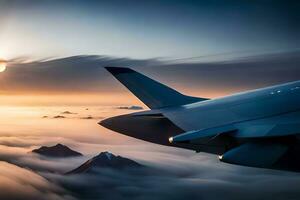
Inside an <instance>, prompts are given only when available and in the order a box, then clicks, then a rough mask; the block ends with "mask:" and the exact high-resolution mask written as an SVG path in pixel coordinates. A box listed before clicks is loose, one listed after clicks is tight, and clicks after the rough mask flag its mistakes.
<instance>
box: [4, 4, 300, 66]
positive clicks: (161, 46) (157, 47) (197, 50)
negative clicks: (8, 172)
mask: <svg viewBox="0 0 300 200" xmlns="http://www.w3.org/2000/svg"><path fill="white" fill-rule="evenodd" d="M0 13H1V14H0V18H1V20H0V25H1V30H0V43H1V47H0V57H4V58H12V57H17V56H22V55H28V56H32V57H34V58H41V57H48V56H55V57H63V56H70V55H78V54H98V55H99V54H101V55H103V54H104V55H110V56H117V57H120V56H121V57H133V58H153V57H168V58H184V57H193V56H203V55H204V56H205V55H214V54H219V53H221V54H222V53H226V57H238V56H240V54H243V55H245V54H246V55H248V54H257V53H258V54H259V53H266V52H278V51H279V52H280V51H289V50H295V49H297V48H299V47H300V41H299V37H298V36H299V35H300V31H299V13H300V5H299V3H298V2H296V1H264V0H262V1H256V0H253V1H217V0H208V1H189V0H186V1H171V0H164V1H129V0H105V1H79V0H73V1H50V0H49V1H46V0H41V1H37V0H35V1H21V0H19V1H14V0H10V1H5V0H4V1H3V0H2V1H0ZM228 52H229V53H230V54H228ZM218 57H220V56H216V57H210V59H212V60H214V59H223V57H224V56H223V57H222V58H218Z"/></svg>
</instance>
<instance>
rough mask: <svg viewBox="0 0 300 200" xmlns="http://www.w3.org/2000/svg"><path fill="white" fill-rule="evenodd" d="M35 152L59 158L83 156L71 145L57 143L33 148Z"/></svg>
mask: <svg viewBox="0 0 300 200" xmlns="http://www.w3.org/2000/svg"><path fill="white" fill-rule="evenodd" d="M32 152H33V153H37V154H40V155H43V156H49V157H57V158H65V157H73V156H82V154H81V153H79V152H77V151H74V150H72V149H70V148H69V147H67V146H65V145H62V144H57V145H55V146H51V147H46V146H42V147H40V148H38V149H34V150H32Z"/></svg>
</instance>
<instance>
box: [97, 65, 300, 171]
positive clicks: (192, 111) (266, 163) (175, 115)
mask: <svg viewBox="0 0 300 200" xmlns="http://www.w3.org/2000/svg"><path fill="white" fill-rule="evenodd" d="M106 69H107V70H108V71H109V72H110V73H111V74H112V75H113V76H114V77H115V78H116V79H117V80H119V81H120V82H121V83H122V84H123V85H124V86H126V87H127V88H128V89H129V90H130V91H131V92H132V93H133V94H134V95H135V96H136V97H138V98H139V99H140V100H141V101H142V102H143V103H145V104H146V105H147V106H148V107H149V108H150V109H151V110H150V111H142V112H137V113H131V114H126V115H121V116H116V117H111V118H108V119H105V120H102V121H101V122H99V124H101V125H102V126H104V127H106V128H109V129H111V130H114V131H117V132H120V133H122V134H124V135H127V136H130V137H134V138H138V139H141V140H145V141H148V142H153V143H156V144H162V145H167V146H175V147H180V148H185V149H190V150H195V151H196V152H202V151H203V152H207V153H213V154H218V155H220V156H219V158H220V161H222V162H226V163H232V164H239V165H245V166H252V167H263V168H273V169H285V170H291V171H300V156H299V154H300V145H299V143H300V135H299V133H300V120H299V119H300V111H299V110H300V107H299V108H298V107H297V105H299V104H298V99H299V98H300V94H299V96H298V93H297V90H298V88H299V89H300V86H298V85H297V84H298V83H297V82H295V83H291V84H284V85H281V86H277V87H275V86H274V87H269V88H265V89H261V90H256V91H252V92H248V93H247V92H246V93H243V94H240V95H232V96H228V97H224V98H219V99H212V100H209V99H206V98H198V97H191V96H186V95H183V94H181V93H179V92H177V91H176V90H174V89H172V88H169V87H168V86H165V85H163V84H161V83H159V82H157V81H155V80H152V79H150V78H148V77H146V76H144V75H142V74H140V73H138V72H136V71H134V70H132V69H128V68H120V67H106ZM299 84H300V83H299ZM289 99H292V101H291V100H289Z"/></svg>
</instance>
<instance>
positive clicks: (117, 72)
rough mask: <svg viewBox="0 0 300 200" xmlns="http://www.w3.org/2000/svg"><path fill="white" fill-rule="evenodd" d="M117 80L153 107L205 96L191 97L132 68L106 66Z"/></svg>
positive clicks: (181, 103) (202, 99)
mask: <svg viewBox="0 0 300 200" xmlns="http://www.w3.org/2000/svg"><path fill="white" fill-rule="evenodd" d="M105 69H107V71H109V72H110V73H111V74H112V75H113V76H114V77H115V78H116V79H117V80H119V81H120V82H121V83H122V84H123V85H124V86H125V87H127V88H128V89H129V90H130V91H131V92H132V93H133V94H134V95H135V96H136V97H138V98H139V99H140V100H141V101H142V102H143V103H144V104H146V105H147V106H148V107H149V108H151V109H156V108H163V107H170V106H179V105H184V104H189V103H194V102H197V101H204V100H207V99H205V98H198V97H190V96H186V95H183V94H181V93H179V92H177V91H176V90H174V89H172V88H170V87H168V86H166V85H163V84H161V83H159V82H157V81H155V80H153V79H151V78H148V77H146V76H144V75H142V74H140V73H138V72H136V71H134V70H132V69H130V68H125V67H110V66H109V67H105Z"/></svg>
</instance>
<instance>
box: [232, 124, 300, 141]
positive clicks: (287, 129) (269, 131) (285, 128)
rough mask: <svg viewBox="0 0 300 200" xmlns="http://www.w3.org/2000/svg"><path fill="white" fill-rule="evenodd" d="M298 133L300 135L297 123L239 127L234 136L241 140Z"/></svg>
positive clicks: (299, 126)
mask: <svg viewBox="0 0 300 200" xmlns="http://www.w3.org/2000/svg"><path fill="white" fill-rule="evenodd" d="M298 133H300V124H297V123H284V124H259V125H245V126H242V127H239V128H238V131H237V132H236V133H234V134H233V136H234V137H239V138H261V137H282V136H288V135H295V134H298Z"/></svg>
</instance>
